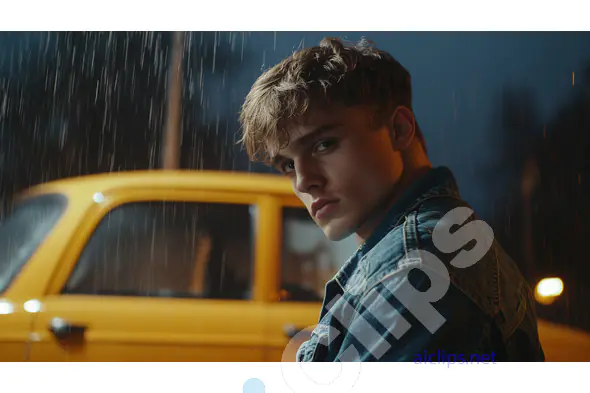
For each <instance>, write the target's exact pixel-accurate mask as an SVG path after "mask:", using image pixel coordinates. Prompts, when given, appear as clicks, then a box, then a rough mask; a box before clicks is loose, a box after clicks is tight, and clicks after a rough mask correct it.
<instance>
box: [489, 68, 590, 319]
mask: <svg viewBox="0 0 590 393" xmlns="http://www.w3.org/2000/svg"><path fill="white" fill-rule="evenodd" d="M576 79H577V80H578V81H579V82H578V84H576V85H575V86H574V93H573V95H572V97H571V99H570V100H569V101H568V102H567V103H566V104H565V105H564V106H562V107H560V108H559V109H558V111H557V114H556V115H555V116H554V117H553V118H552V119H551V120H550V121H549V122H547V124H546V125H545V126H543V125H542V124H540V122H539V121H538V115H537V114H536V113H537V111H536V109H535V103H534V100H533V97H532V95H531V94H530V93H525V94H515V93H509V94H507V95H506V96H505V97H504V110H505V112H504V114H505V119H508V120H510V121H508V122H505V123H504V124H503V127H502V128H501V129H502V132H503V135H504V141H505V143H504V145H503V148H502V149H503V155H504V157H505V158H506V160H505V161H504V164H503V170H501V171H500V172H499V173H509V174H512V175H511V176H508V177H510V180H508V181H507V180H505V179H502V181H503V182H505V184H509V186H507V187H506V188H505V190H506V191H505V192H504V198H502V200H501V203H500V206H499V208H498V209H497V211H498V213H497V214H496V216H495V220H494V223H493V225H494V226H495V228H497V231H496V233H497V235H498V236H499V237H500V238H501V241H502V242H503V244H505V247H506V248H507V249H508V250H509V251H510V253H511V254H513V255H516V256H518V257H517V258H516V259H517V260H518V261H519V263H520V265H521V267H522V268H523V270H525V271H526V273H527V277H528V278H529V280H530V281H531V282H532V283H536V282H537V281H538V280H539V279H541V278H543V277H547V276H559V277H561V278H562V279H563V280H564V283H565V289H564V293H563V295H562V296H561V298H560V299H559V300H558V301H557V302H556V303H555V304H553V305H551V306H548V307H539V314H540V316H541V317H544V318H547V319H551V320H555V321H558V322H562V323H567V324H570V325H572V326H577V327H580V328H584V329H587V330H590V317H589V316H588V313H587V312H586V310H585V307H586V304H587V303H588V301H589V300H590V291H589V290H588V289H587V288H590V266H589V264H588V257H587V252H586V247H585V241H586V239H588V237H589V236H590V227H589V226H588V222H590V207H589V205H588V202H589V201H590V164H589V163H590V161H589V160H588V159H587V158H586V154H587V152H588V151H590V113H589V111H588V109H589V108H590V66H589V67H588V68H587V71H586V72H585V73H584V75H583V76H582V77H581V78H580V77H577V78H576ZM580 82H581V83H580ZM523 113H527V114H528V115H527V116H523V115H522V114H523ZM518 119H520V120H518ZM522 119H528V120H524V121H523V120H522Z"/></svg>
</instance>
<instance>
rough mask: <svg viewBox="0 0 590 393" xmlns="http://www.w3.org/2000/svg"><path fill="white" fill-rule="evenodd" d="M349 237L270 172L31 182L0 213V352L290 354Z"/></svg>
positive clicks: (573, 347)
mask: <svg viewBox="0 0 590 393" xmlns="http://www.w3.org/2000/svg"><path fill="white" fill-rule="evenodd" d="M356 247H357V241H356V239H355V238H354V237H350V238H348V239H346V240H343V241H340V242H330V241H328V240H327V238H326V237H325V236H324V235H323V233H322V232H321V230H320V229H319V228H318V227H317V225H316V224H315V223H314V222H313V221H312V220H311V218H310V217H309V215H308V213H307V211H306V210H305V209H304V208H303V206H302V205H301V203H300V201H299V200H298V199H297V198H296V197H295V196H294V195H293V192H292V188H291V184H290V183H289V181H288V180H287V179H285V178H283V177H280V176H273V175H262V174H248V173H235V172H234V173H222V172H206V171H200V172H197V171H145V172H129V173H113V174H104V175H95V176H86V177H80V178H72V179H66V180H61V181H56V182H52V183H47V184H44V185H40V186H37V187H34V188H32V189H30V190H28V192H27V193H26V194H25V195H23V196H22V198H21V200H20V203H19V204H18V207H16V209H15V210H14V211H13V212H12V214H11V215H10V216H8V217H7V218H5V219H3V221H2V222H0V361H281V360H288V361H292V360H294V354H295V351H296V349H297V347H298V345H299V344H300V341H299V342H293V343H291V344H289V342H290V339H291V337H292V336H293V335H294V334H295V333H296V332H298V331H299V330H300V329H303V328H307V327H313V325H314V324H315V323H316V322H317V318H318V316H319V311H320V307H321V300H322V297H323V294H324V284H325V282H326V281H327V280H328V279H329V278H331V277H332V276H333V274H334V273H335V272H336V270H337V269H338V268H339V267H340V265H341V264H342V263H343V262H344V261H345V260H346V259H347V258H348V257H349V256H350V255H351V254H352V253H353V252H354V250H355V249H356ZM539 334H540V336H541V341H542V343H543V347H544V350H545V354H546V360H548V361H552V360H557V361H562V360H566V361H588V360H590V357H589V356H590V355H589V354H590V335H589V334H587V333H584V332H579V331H576V330H574V329H570V328H568V327H565V326H558V325H554V324H550V323H547V322H545V321H539ZM288 344H289V345H288Z"/></svg>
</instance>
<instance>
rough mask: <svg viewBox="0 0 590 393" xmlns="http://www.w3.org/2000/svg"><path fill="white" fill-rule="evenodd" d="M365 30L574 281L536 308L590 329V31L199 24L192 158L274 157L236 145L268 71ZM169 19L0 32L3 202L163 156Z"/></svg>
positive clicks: (535, 263) (542, 256)
mask: <svg viewBox="0 0 590 393" xmlns="http://www.w3.org/2000/svg"><path fill="white" fill-rule="evenodd" d="M325 35H331V36H338V37H341V38H345V39H349V40H357V39H359V38H360V37H362V36H365V37H367V38H369V39H371V40H373V41H374V42H375V43H376V45H377V46H378V47H380V48H382V49H385V50H388V51H390V52H391V53H392V54H393V55H394V56H395V57H396V58H398V60H399V61H400V62H401V63H402V64H404V65H405V66H406V68H408V69H409V71H410V72H411V73H412V79H413V83H414V106H415V110H416V115H417V118H418V120H419V122H420V124H421V127H422V129H423V132H424V134H425V137H426V141H427V143H428V148H429V154H430V157H431V159H432V162H433V164H435V165H447V166H449V167H450V168H451V169H452V170H453V171H454V173H455V175H456V177H457V180H458V182H459V186H460V190H461V192H462V194H463V196H464V197H465V199H467V200H468V201H469V202H470V203H471V204H472V206H473V207H474V208H475V209H476V211H478V213H479V214H480V216H481V217H482V218H483V219H485V220H486V221H488V223H490V224H491V225H492V227H493V228H494V231H495V234H496V236H497V237H498V238H499V239H500V240H501V242H502V244H503V245H504V247H505V248H506V249H507V250H508V251H509V252H510V254H511V255H513V257H514V258H515V260H516V261H517V262H518V264H519V266H520V267H521V269H522V271H523V272H524V273H525V275H526V276H527V278H528V279H529V281H530V282H531V284H532V285H535V284H536V283H537V282H538V280H539V279H540V278H542V277H546V276H554V275H555V276H559V277H561V278H562V279H563V280H564V282H565V290H564V294H563V295H562V296H561V297H560V298H559V300H558V301H557V302H556V303H554V304H553V305H551V306H540V305H539V307H538V312H539V315H540V316H541V317H543V318H546V319H550V320H553V321H556V322H561V323H566V324H568V325H571V326H576V327H580V328H583V329H585V330H590V313H588V312H587V311H586V308H585V306H586V305H587V303H588V300H590V290H589V288H590V277H589V276H590V268H589V267H588V265H589V263H590V259H589V258H588V257H587V252H586V248H585V241H587V240H586V239H588V235H589V229H588V226H589V224H590V220H589V218H590V212H589V202H588V201H590V194H589V184H590V172H589V171H590V166H589V161H588V159H586V157H585V153H586V152H587V151H588V150H589V148H590V140H589V135H590V114H589V113H590V44H588V43H589V42H590V34H588V33H398V32H392V33H384V32H379V33H377V32H375V33H371V32H365V33H362V32H354V33H346V32H331V33H298V32H281V33H272V32H246V33H241V32H192V33H189V34H188V35H187V41H186V45H185V52H184V54H185V58H184V68H185V71H184V76H183V77H184V90H183V116H182V118H183V123H182V130H183V139H182V148H181V161H182V167H183V168H192V169H220V170H236V171H266V169H265V168H263V167H262V166H259V165H251V164H250V163H249V162H248V160H247V158H246V155H245V154H244V152H243V151H241V149H240V148H239V147H238V146H236V144H235V142H236V140H237V131H238V123H237V116H238V111H239V108H240V105H241V103H242V101H243V99H244V97H245V95H246V94H247V92H248V89H249V87H250V86H251V84H252V83H253V82H254V80H255V79H256V77H257V76H258V75H259V74H260V72H261V71H262V70H264V69H266V68H268V67H270V66H272V65H274V64H276V63H277V62H278V61H280V60H281V59H282V58H284V57H285V56H287V55H289V54H290V53H291V52H292V51H293V50H295V49H296V48H298V47H299V46H310V45H315V44H317V43H318V42H319V40H320V39H321V38H322V37H323V36H325ZM171 42H172V36H171V34H170V33H167V32H149V33H144V32H134V33H129V32H113V33H109V32H87V33H82V32H76V33H68V32H53V33H42V32H34V33H20V32H19V33H8V32H2V33H0V201H1V204H0V215H1V214H3V213H5V212H6V211H8V210H9V209H10V206H11V204H12V200H13V197H14V196H15V195H16V194H17V193H18V192H19V191H21V190H23V189H25V188H27V187H28V186H30V185H34V184H37V183H41V182H45V181H49V180H53V179H58V178H63V177H70V176H78V175H84V174H90V173H99V172H112V171H122V170H135V169H146V168H157V167H159V166H160V165H161V161H162V160H161V151H160V150H161V139H162V130H163V128H164V121H165V95H166V77H167V66H168V61H169V60H168V58H169V56H168V53H169V50H170V45H171Z"/></svg>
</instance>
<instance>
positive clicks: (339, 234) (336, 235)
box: [321, 221, 354, 242]
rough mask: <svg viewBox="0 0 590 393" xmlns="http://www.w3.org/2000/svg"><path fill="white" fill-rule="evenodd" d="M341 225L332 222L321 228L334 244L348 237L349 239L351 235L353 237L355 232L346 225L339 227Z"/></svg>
mask: <svg viewBox="0 0 590 393" xmlns="http://www.w3.org/2000/svg"><path fill="white" fill-rule="evenodd" d="M338 224H339V223H337V222H333V221H332V222H330V223H328V224H325V225H323V226H321V228H322V231H323V232H324V235H326V237H327V238H328V239H329V240H331V241H334V242H337V241H340V240H343V239H346V238H347V237H349V236H350V235H352V233H353V232H354V231H353V230H351V229H349V228H347V227H346V226H344V225H341V224H340V225H338Z"/></svg>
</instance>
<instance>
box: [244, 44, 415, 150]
mask: <svg viewBox="0 0 590 393" xmlns="http://www.w3.org/2000/svg"><path fill="white" fill-rule="evenodd" d="M330 104H343V105H345V106H357V105H363V106H367V107H369V108H373V109H374V113H372V115H371V118H372V119H373V122H374V125H375V126H377V127H379V126H382V125H384V124H388V122H389V117H390V116H391V115H392V114H393V112H394V110H395V108H396V107H398V106H405V107H406V108H408V109H410V110H412V86H411V78H410V73H409V72H408V71H407V70H406V69H405V68H404V67H403V66H402V65H401V64H400V63H399V62H398V61H397V60H395V59H394V58H393V57H392V56H391V55H390V54H389V53H387V52H385V51H382V50H379V49H377V48H375V47H374V46H373V44H372V43H371V42H370V41H368V40H366V39H361V40H360V41H359V42H357V43H353V44H347V43H344V42H343V41H342V40H340V39H338V38H324V39H323V40H322V41H321V42H320V44H319V46H314V47H311V48H306V49H302V50H299V51H296V52H295V53H293V54H292V55H291V56H289V57H287V58H286V59H284V60H283V61H281V62H280V63H279V64H277V65H275V66H274V67H272V68H270V69H268V70H266V71H265V72H264V73H263V74H262V75H261V76H260V77H259V78H258V79H257V80H256V82H255V83H254V85H253V86H252V88H251V90H250V92H249V93H248V95H247V97H246V99H245V101H244V104H243V106H242V109H241V112H240V124H241V129H242V137H241V139H240V141H239V143H242V144H243V145H244V146H245V148H246V151H247V153H248V156H249V157H250V159H252V160H254V161H266V160H268V149H267V146H268V144H269V143H270V144H274V145H275V146H276V147H278V148H283V147H285V146H286V145H287V143H288V141H289V135H288V132H287V125H288V124H290V122H292V121H294V120H296V119H298V118H300V117H302V116H304V115H306V114H307V113H308V111H309V110H310V108H317V107H321V106H323V105H330ZM416 137H417V138H418V139H419V141H420V143H421V144H422V146H423V148H424V150H425V151H426V144H425V141H424V137H423V136H422V133H421V132H420V130H419V128H418V126H416Z"/></svg>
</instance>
